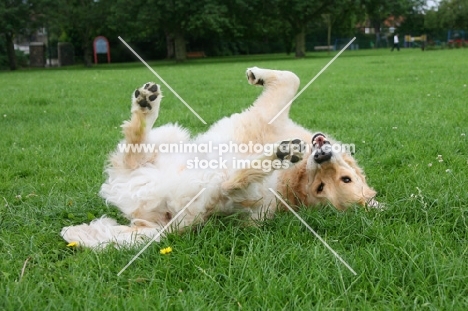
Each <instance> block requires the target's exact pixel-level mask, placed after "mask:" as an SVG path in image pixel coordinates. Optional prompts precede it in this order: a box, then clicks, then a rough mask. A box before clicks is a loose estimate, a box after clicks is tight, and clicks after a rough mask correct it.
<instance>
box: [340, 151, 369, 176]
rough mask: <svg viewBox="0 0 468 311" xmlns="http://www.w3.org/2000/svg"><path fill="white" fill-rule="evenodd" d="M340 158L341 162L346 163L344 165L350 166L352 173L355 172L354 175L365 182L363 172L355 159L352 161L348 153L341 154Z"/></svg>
mask: <svg viewBox="0 0 468 311" xmlns="http://www.w3.org/2000/svg"><path fill="white" fill-rule="evenodd" d="M342 157H343V160H344V161H345V162H346V164H348V165H349V166H351V167H352V168H353V169H354V171H355V172H356V174H358V175H359V177H361V178H362V180H363V181H365V180H366V175H364V171H363V170H362V168H361V167H360V166H359V165H358V163H357V161H356V159H354V158H353V156H352V155H350V154H348V153H343V154H342Z"/></svg>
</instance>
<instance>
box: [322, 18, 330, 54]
mask: <svg viewBox="0 0 468 311" xmlns="http://www.w3.org/2000/svg"><path fill="white" fill-rule="evenodd" d="M323 16H324V18H325V22H326V24H327V28H328V32H327V45H328V49H327V55H330V45H331V27H332V22H331V15H330V14H324V15H323Z"/></svg>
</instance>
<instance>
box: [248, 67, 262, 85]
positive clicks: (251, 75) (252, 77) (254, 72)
mask: <svg viewBox="0 0 468 311" xmlns="http://www.w3.org/2000/svg"><path fill="white" fill-rule="evenodd" d="M246 74H247V80H248V81H249V83H250V84H252V85H263V84H264V83H265V81H264V80H263V79H262V78H261V77H260V72H259V69H258V68H257V67H252V68H249V69H247V72H246Z"/></svg>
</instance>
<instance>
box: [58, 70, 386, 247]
mask: <svg viewBox="0 0 468 311" xmlns="http://www.w3.org/2000/svg"><path fill="white" fill-rule="evenodd" d="M247 80H248V82H249V83H250V84H252V85H256V86H261V87H263V88H264V90H263V92H262V94H261V95H260V96H259V97H258V99H257V100H256V101H255V102H254V103H253V105H252V106H251V107H250V108H249V109H247V110H245V111H243V112H241V113H236V114H233V115H231V116H229V117H225V118H223V119H221V120H219V121H218V122H216V123H215V124H213V125H212V126H211V127H210V129H209V130H208V131H207V132H205V133H203V134H200V135H198V136H196V137H194V138H191V137H190V134H189V132H188V131H187V130H186V129H183V128H181V127H180V126H178V125H177V124H167V125H163V126H160V127H157V128H153V125H154V122H155V121H156V119H157V117H158V114H159V107H160V103H161V99H162V95H161V88H160V86H159V85H157V84H155V83H152V82H150V83H146V84H144V85H143V86H142V87H141V88H138V89H137V90H135V92H134V93H133V94H132V106H131V113H132V116H131V119H130V120H129V121H125V122H124V124H123V125H122V128H123V133H124V136H125V139H124V140H123V141H122V142H120V143H119V145H118V148H117V150H116V151H115V152H114V153H113V154H112V155H111V156H110V160H109V166H108V167H107V169H106V174H107V180H106V181H105V182H104V184H103V185H102V187H101V191H100V194H101V196H102V197H103V198H104V199H105V200H106V201H107V202H108V203H111V204H113V205H115V206H117V207H118V208H119V209H120V211H121V212H122V213H123V214H124V215H125V216H126V217H127V218H128V219H129V220H130V224H129V225H128V226H127V225H119V224H117V222H116V221H115V220H113V219H110V218H107V217H105V216H103V217H101V218H99V219H96V220H94V221H92V222H91V223H90V224H82V225H78V226H71V227H66V228H63V229H62V232H61V235H62V237H63V238H64V239H65V240H66V241H68V242H72V241H75V242H78V243H79V244H80V245H82V246H86V247H101V246H105V245H106V244H109V243H114V245H132V244H134V243H136V242H141V241H143V240H144V239H145V238H152V237H155V238H156V235H158V234H161V231H163V228H164V226H166V225H167V224H169V223H170V222H171V223H172V222H173V225H171V226H169V227H168V228H167V230H166V232H169V231H173V230H182V229H184V228H186V227H188V226H190V225H193V224H196V223H200V222H202V221H204V220H206V219H207V217H209V216H210V215H212V214H213V213H219V212H222V213H233V212H235V211H238V210H242V211H244V212H246V213H248V214H249V216H250V217H251V218H252V219H255V220H259V219H264V218H266V217H271V216H272V215H273V214H274V213H275V211H277V210H278V209H279V208H281V205H280V204H279V203H278V202H277V199H276V197H275V195H274V193H273V192H272V191H271V190H273V191H274V192H275V193H277V194H279V195H281V196H283V197H284V198H285V199H287V201H288V202H289V203H290V204H291V205H292V206H294V207H295V208H299V207H302V206H308V207H310V206H317V205H320V204H327V203H330V204H332V205H333V206H335V207H336V208H337V209H340V210H344V209H346V208H347V207H349V206H350V205H353V204H360V205H366V204H367V205H370V206H377V202H376V201H375V200H374V199H373V198H374V196H375V195H376V192H375V191H374V190H373V189H372V188H370V187H369V186H368V185H367V183H366V178H365V176H364V174H363V171H362V169H361V168H360V167H359V166H358V164H357V163H356V161H355V159H354V158H353V157H352V155H351V154H350V153H349V150H345V149H346V148H344V149H343V148H341V147H342V146H345V145H343V144H340V143H339V142H336V141H333V140H331V139H330V137H327V136H326V135H324V134H322V133H313V132H311V131H309V130H307V129H305V128H304V127H302V126H300V125H298V124H296V123H295V122H293V121H292V120H291V119H290V118H289V103H290V101H291V100H292V99H293V97H294V95H295V94H296V92H297V89H298V87H299V78H298V77H297V76H296V75H295V74H294V73H292V72H289V71H278V70H269V69H261V68H257V67H253V68H249V69H248V70H247ZM282 110H283V111H282ZM273 119H274V121H273V122H270V121H271V120H273ZM194 198H195V199H194ZM283 208H284V207H283ZM158 238H160V236H159V237H158Z"/></svg>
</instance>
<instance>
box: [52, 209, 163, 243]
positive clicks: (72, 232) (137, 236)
mask: <svg viewBox="0 0 468 311" xmlns="http://www.w3.org/2000/svg"><path fill="white" fill-rule="evenodd" d="M162 229H163V227H162V226H160V225H158V224H155V223H151V222H148V221H145V220H141V219H140V220H134V221H132V226H131V227H129V226H123V225H119V224H117V222H116V221H115V220H114V219H110V218H107V217H105V216H104V217H101V218H98V219H95V220H93V221H92V222H91V223H90V224H89V225H88V224H82V225H77V226H70V227H65V228H63V229H62V231H61V233H60V234H61V236H62V237H63V239H64V240H65V241H67V242H69V243H70V242H77V243H78V245H79V246H83V247H90V248H102V247H105V246H106V245H108V244H113V245H115V246H132V245H135V244H139V243H142V242H145V241H149V240H150V239H152V238H155V237H156V235H157V234H158V233H161V234H160V235H159V236H158V237H157V238H155V241H156V242H159V240H160V238H161V237H163V233H164V232H162ZM169 229H170V228H169Z"/></svg>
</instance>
